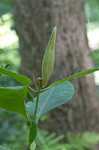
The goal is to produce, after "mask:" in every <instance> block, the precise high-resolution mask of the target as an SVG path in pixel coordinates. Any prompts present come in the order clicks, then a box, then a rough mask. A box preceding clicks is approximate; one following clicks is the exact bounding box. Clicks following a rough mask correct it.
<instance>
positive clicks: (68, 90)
mask: <svg viewBox="0 0 99 150" xmlns="http://www.w3.org/2000/svg"><path fill="white" fill-rule="evenodd" d="M73 95H74V88H73V86H72V84H71V83H70V82H69V81H68V82H66V83H62V84H60V85H57V86H55V87H52V88H50V89H49V90H47V91H45V92H43V93H41V94H40V99H39V106H38V113H37V118H39V117H40V116H41V115H42V114H44V113H46V112H48V111H49V110H51V109H53V108H55V107H58V106H60V105H62V104H64V103H66V102H67V101H68V100H69V99H71V98H72V96H73ZM35 103H36V98H34V100H33V102H28V103H27V105H26V107H27V111H28V112H29V114H30V115H31V116H32V115H33V114H34V110H35Z"/></svg>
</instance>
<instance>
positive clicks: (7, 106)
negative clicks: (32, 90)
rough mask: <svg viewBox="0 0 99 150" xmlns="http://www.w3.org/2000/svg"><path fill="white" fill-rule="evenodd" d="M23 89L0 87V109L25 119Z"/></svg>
mask: <svg viewBox="0 0 99 150" xmlns="http://www.w3.org/2000/svg"><path fill="white" fill-rule="evenodd" d="M26 94H27V92H26V88H25V87H19V86H18V87H7V88H3V87H0V108H1V109H4V110H6V111H11V112H15V113H18V114H21V115H23V116H25V117H26V110H25V102H24V101H25V96H26Z"/></svg>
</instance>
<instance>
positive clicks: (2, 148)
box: [0, 146, 10, 150]
mask: <svg viewBox="0 0 99 150" xmlns="http://www.w3.org/2000/svg"><path fill="white" fill-rule="evenodd" d="M0 150H10V149H9V148H7V147H4V146H0Z"/></svg>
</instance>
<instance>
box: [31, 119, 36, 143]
mask: <svg viewBox="0 0 99 150" xmlns="http://www.w3.org/2000/svg"><path fill="white" fill-rule="evenodd" d="M36 136H37V125H36V123H35V122H34V121H33V120H32V121H31V122H30V132H29V144H30V145H31V144H32V143H33V142H34V140H35V138H36Z"/></svg>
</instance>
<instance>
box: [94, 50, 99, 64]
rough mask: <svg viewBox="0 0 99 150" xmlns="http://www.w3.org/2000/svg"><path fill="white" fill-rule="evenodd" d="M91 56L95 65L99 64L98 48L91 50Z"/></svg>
mask: <svg viewBox="0 0 99 150" xmlns="http://www.w3.org/2000/svg"><path fill="white" fill-rule="evenodd" d="M92 57H93V62H94V65H95V67H97V66H99V49H97V50H94V51H92Z"/></svg>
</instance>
